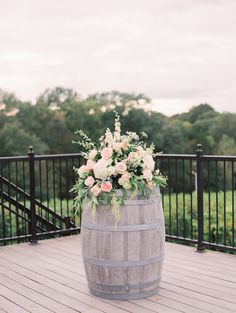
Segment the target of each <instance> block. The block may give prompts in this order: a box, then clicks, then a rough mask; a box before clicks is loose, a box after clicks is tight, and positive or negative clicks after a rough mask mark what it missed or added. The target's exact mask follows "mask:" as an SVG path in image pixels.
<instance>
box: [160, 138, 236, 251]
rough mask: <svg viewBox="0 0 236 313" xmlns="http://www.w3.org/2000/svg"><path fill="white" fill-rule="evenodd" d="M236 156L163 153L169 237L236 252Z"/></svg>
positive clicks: (202, 248) (165, 211)
mask: <svg viewBox="0 0 236 313" xmlns="http://www.w3.org/2000/svg"><path fill="white" fill-rule="evenodd" d="M235 162H236V156H216V155H204V154H203V151H202V146H201V145H200V144H199V145H198V146H197V150H196V154H193V155H178V154H160V155H158V156H157V163H158V165H159V167H160V169H161V171H162V173H164V174H166V175H167V176H168V186H167V187H166V188H164V189H163V190H162V202H163V207H164V214H165V224H166V238H167V239H168V240H175V241H176V240H177V241H180V242H185V243H190V244H191V243H192V244H196V245H197V251H199V252H201V251H204V250H205V248H211V249H218V250H220V251H229V252H236V243H235V225H236V219H235V201H236V192H235V191H236V170H235V169H236V168H235Z"/></svg>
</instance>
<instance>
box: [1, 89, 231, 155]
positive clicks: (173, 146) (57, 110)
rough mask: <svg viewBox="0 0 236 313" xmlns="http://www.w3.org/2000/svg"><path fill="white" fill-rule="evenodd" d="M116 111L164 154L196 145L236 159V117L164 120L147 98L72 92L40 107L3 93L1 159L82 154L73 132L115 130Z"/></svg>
mask: <svg viewBox="0 0 236 313" xmlns="http://www.w3.org/2000/svg"><path fill="white" fill-rule="evenodd" d="M114 111H117V112H118V113H119V115H120V117H121V122H122V126H123V131H124V132H125V131H126V130H128V131H135V132H137V133H140V132H142V131H144V132H146V133H147V135H148V141H149V143H154V145H155V146H156V149H157V151H163V152H164V153H191V154H192V153H194V150H195V148H196V145H197V143H201V144H203V147H204V153H206V154H223V155H236V144H235V143H236V114H235V113H229V112H224V113H219V112H217V111H215V110H214V108H213V107H211V106H210V105H209V104H206V103H204V104H199V105H198V106H195V107H192V108H191V109H190V110H189V111H188V112H186V113H181V114H176V115H173V116H171V117H168V116H165V115H163V114H161V113H159V112H157V111H153V110H152V109H151V100H150V98H148V97H147V96H146V95H144V94H132V93H121V92H118V91H112V92H106V93H96V94H92V95H89V96H87V97H86V98H82V97H81V96H80V95H79V94H78V93H77V92H76V91H74V90H73V89H68V88H63V87H55V88H52V89H46V90H45V91H44V92H43V93H42V94H41V95H39V97H38V98H37V100H36V103H35V104H33V103H31V102H24V101H22V100H20V99H19V98H18V97H17V96H15V94H13V93H9V92H6V91H4V90H1V89H0V156H10V155H25V154H26V152H27V148H28V146H29V145H33V146H34V148H35V152H36V153H37V154H45V153H46V154H51V153H53V154H54V153H74V152H79V147H78V145H75V144H73V143H72V140H73V139H74V140H76V136H75V134H74V132H75V131H76V130H77V129H82V130H83V131H84V132H85V133H87V135H88V136H89V137H91V138H92V139H93V140H96V141H97V140H98V138H99V137H100V136H101V135H102V134H103V133H104V131H105V129H106V128H108V127H109V128H112V127H113V121H114Z"/></svg>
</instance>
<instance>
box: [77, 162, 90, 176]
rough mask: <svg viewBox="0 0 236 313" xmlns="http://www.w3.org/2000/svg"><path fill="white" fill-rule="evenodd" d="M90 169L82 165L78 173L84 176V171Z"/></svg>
mask: <svg viewBox="0 0 236 313" xmlns="http://www.w3.org/2000/svg"><path fill="white" fill-rule="evenodd" d="M87 172H88V169H87V167H86V166H85V165H82V166H81V167H80V168H78V170H77V173H78V174H79V176H80V177H81V176H83V174H84V173H87Z"/></svg>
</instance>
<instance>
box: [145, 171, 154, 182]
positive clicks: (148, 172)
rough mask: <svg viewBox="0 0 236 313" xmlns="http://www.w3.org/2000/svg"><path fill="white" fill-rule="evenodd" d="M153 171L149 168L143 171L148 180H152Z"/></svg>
mask: <svg viewBox="0 0 236 313" xmlns="http://www.w3.org/2000/svg"><path fill="white" fill-rule="evenodd" d="M152 177H153V175H152V171H151V170H150V169H148V168H146V169H145V170H144V171H143V178H144V179H146V180H147V181H150V180H152Z"/></svg>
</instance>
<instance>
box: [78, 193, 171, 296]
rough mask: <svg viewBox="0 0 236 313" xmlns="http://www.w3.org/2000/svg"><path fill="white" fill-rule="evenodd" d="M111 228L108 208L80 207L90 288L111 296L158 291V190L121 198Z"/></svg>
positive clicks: (161, 226)
mask: <svg viewBox="0 0 236 313" xmlns="http://www.w3.org/2000/svg"><path fill="white" fill-rule="evenodd" d="M120 210H121V219H120V221H119V222H118V223H117V225H116V226H115V220H114V216H113V214H112V210H111V207H110V206H106V205H100V206H98V207H97V211H96V215H95V217H94V216H92V212H91V208H90V207H85V208H84V211H83V217H82V231H81V239H82V254H83V260H84V265H85V271H86V276H87V281H88V286H89V289H90V292H91V293H92V294H93V295H95V296H98V297H101V298H106V299H114V300H135V299H141V298H146V297H149V296H152V295H154V294H156V293H157V291H158V288H159V285H160V279H161V271H162V264H163V256H164V242H165V229H164V219H163V210H162V202H161V195H160V191H159V189H157V190H156V191H155V193H154V194H153V195H151V196H149V197H142V196H139V195H138V196H137V197H136V198H135V199H127V200H125V205H123V206H122V207H121V208H120Z"/></svg>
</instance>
